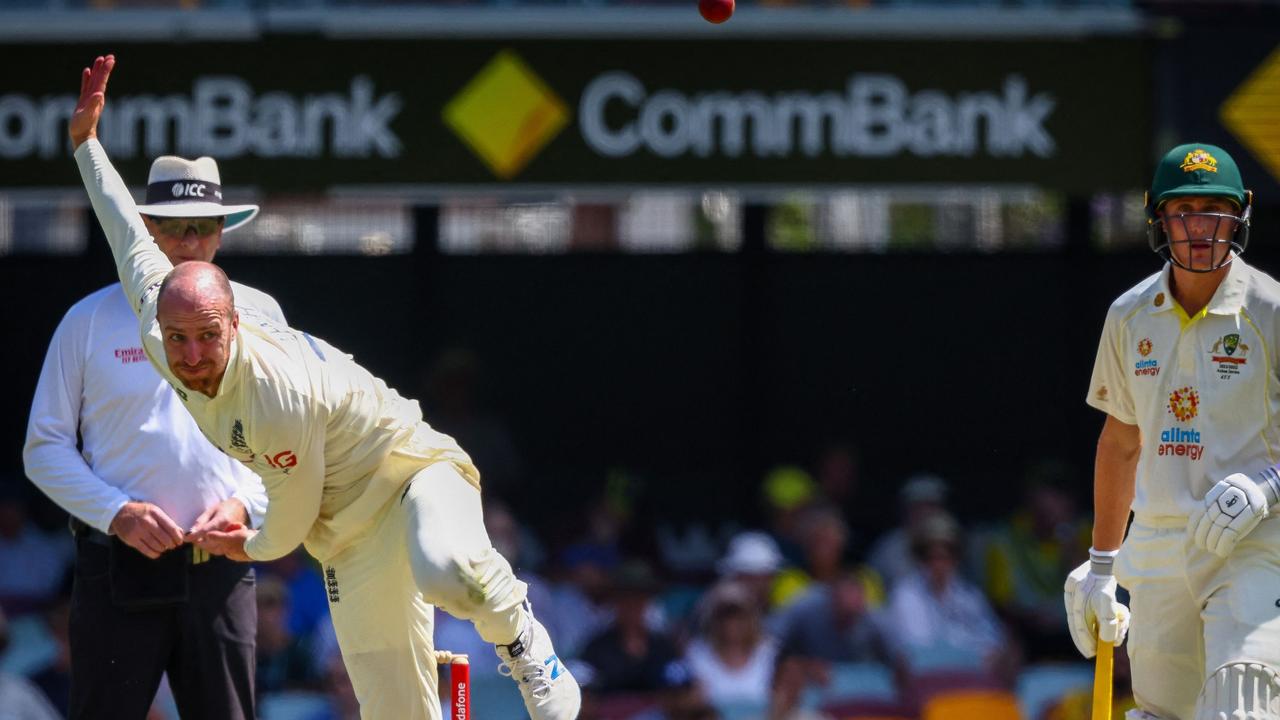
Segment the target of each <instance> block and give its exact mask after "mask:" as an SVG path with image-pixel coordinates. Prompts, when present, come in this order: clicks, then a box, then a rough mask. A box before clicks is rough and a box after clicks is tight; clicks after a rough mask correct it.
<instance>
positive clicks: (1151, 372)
mask: <svg viewBox="0 0 1280 720" xmlns="http://www.w3.org/2000/svg"><path fill="white" fill-rule="evenodd" d="M1151 350H1152V345H1151V338H1142V339H1141V340H1139V341H1138V355H1140V356H1141V357H1143V358H1145V359H1143V360H1139V361H1138V362H1136V363H1134V364H1133V374H1134V375H1136V376H1138V377H1155V376H1156V375H1159V374H1160V361H1158V360H1155V359H1153V358H1148V357H1147V356H1148V355H1150V354H1151Z"/></svg>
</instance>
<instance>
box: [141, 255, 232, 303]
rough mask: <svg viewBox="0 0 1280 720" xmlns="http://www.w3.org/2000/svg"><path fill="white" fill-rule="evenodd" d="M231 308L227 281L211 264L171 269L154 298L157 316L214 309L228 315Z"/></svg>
mask: <svg viewBox="0 0 1280 720" xmlns="http://www.w3.org/2000/svg"><path fill="white" fill-rule="evenodd" d="M234 307H235V297H234V296H233V295H232V293H231V281H230V280H228V279H227V274H226V273H224V272H222V268H220V267H218V266H217V265H214V264H212V263H207V262H199V261H196V260H192V261H190V262H184V263H182V264H181V265H178V266H177V267H175V268H174V269H173V270H171V271H170V272H169V274H168V275H167V276H165V279H164V282H163V283H161V284H160V297H159V298H158V299H157V310H158V311H159V312H160V314H168V312H170V311H172V312H180V313H181V312H191V311H196V310H213V309H215V308H216V309H218V310H221V311H222V312H224V313H225V314H226V315H230V314H231V312H232V309H233V308H234Z"/></svg>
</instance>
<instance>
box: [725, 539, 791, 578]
mask: <svg viewBox="0 0 1280 720" xmlns="http://www.w3.org/2000/svg"><path fill="white" fill-rule="evenodd" d="M781 567H782V552H781V551H780V550H778V543H777V542H776V541H774V539H773V538H771V537H769V535H768V534H766V533H762V532H759V531H757V530H748V531H746V532H741V533H738V534H737V535H735V536H733V539H732V540H730V541H729V550H728V552H726V553H725V554H724V557H722V558H720V561H719V562H718V563H716V569H717V570H719V571H720V574H721V575H735V574H738V573H742V574H747V575H767V574H769V573H775V572H777V571H778V570H779V569H780V568H781Z"/></svg>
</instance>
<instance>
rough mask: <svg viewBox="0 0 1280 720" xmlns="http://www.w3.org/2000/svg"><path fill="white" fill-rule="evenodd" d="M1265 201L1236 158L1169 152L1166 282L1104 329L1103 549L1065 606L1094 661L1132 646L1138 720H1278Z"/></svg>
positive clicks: (1096, 546) (1279, 328)
mask: <svg viewBox="0 0 1280 720" xmlns="http://www.w3.org/2000/svg"><path fill="white" fill-rule="evenodd" d="M1252 200H1253V197H1252V193H1250V192H1249V191H1248V190H1245V188H1244V183H1243V182H1242V180H1241V177H1240V171H1239V169H1238V168H1237V167H1236V163H1235V161H1233V160H1232V159H1231V156H1230V155H1228V154H1227V153H1226V151H1224V150H1223V149H1222V148H1219V147H1216V146H1213V145H1207V144H1203V143H1193V144H1190V145H1180V146H1178V147H1175V148H1173V149H1172V150H1170V151H1169V153H1168V154H1167V155H1165V156H1164V157H1163V158H1162V159H1161V160H1160V162H1159V164H1158V165H1157V166H1156V171H1155V177H1154V179H1153V180H1152V182H1151V189H1150V191H1149V192H1148V193H1147V198H1146V212H1147V227H1148V240H1149V242H1150V245H1151V248H1152V250H1154V251H1155V252H1156V253H1157V254H1158V255H1160V257H1161V258H1163V259H1164V261H1165V263H1164V268H1163V269H1162V270H1161V271H1160V272H1158V273H1156V274H1154V275H1151V276H1150V277H1148V278H1146V279H1145V280H1143V281H1142V282H1140V283H1138V284H1137V285H1135V286H1134V287H1133V288H1132V289H1130V290H1129V291H1128V292H1126V293H1124V294H1123V295H1121V296H1120V297H1119V298H1118V299H1117V300H1116V301H1115V302H1114V303H1113V304H1112V305H1111V308H1110V310H1109V311H1108V312H1107V317H1106V322H1105V324H1104V325H1103V330H1102V341H1101V343H1100V344H1099V347H1098V356H1097V361H1096V363H1095V365H1094V369H1093V378H1092V380H1091V382H1090V385H1089V395H1088V403H1089V404H1090V405H1092V406H1093V407H1095V408H1097V409H1099V410H1101V411H1103V412H1105V413H1106V414H1107V417H1106V421H1105V424H1104V425H1103V428H1102V434H1101V437H1100V438H1099V439H1098V449H1097V457H1096V461H1095V469H1094V527H1093V548H1092V549H1091V550H1090V556H1091V557H1090V560H1089V562H1086V563H1085V564H1083V565H1081V566H1080V567H1078V568H1076V569H1075V571H1073V572H1072V573H1071V575H1070V576H1069V577H1068V578H1067V582H1066V588H1065V591H1066V592H1065V595H1066V604H1067V613H1068V618H1069V623H1070V628H1071V634H1072V637H1073V639H1074V640H1075V643H1076V646H1077V647H1078V648H1079V650H1080V652H1081V653H1082V654H1084V656H1085V657H1092V656H1093V655H1094V653H1095V651H1096V640H1095V633H1096V637H1101V638H1102V639H1103V640H1106V641H1114V642H1115V643H1116V644H1119V643H1120V642H1121V641H1123V640H1124V638H1125V634H1126V630H1127V631H1128V638H1129V644H1128V652H1129V658H1130V661H1131V666H1132V681H1133V693H1134V698H1135V699H1136V701H1137V705H1138V709H1136V710H1132V711H1130V712H1129V714H1128V718H1130V720H1141V719H1146V718H1160V719H1162V720H1237V719H1239V720H1244V719H1246V718H1249V719H1256V720H1262V719H1263V718H1268V719H1271V718H1280V678H1278V677H1277V673H1278V672H1280V520H1277V519H1276V518H1275V517H1272V516H1273V515H1274V514H1275V513H1277V507H1276V506H1277V501H1280V473H1278V472H1277V470H1278V468H1277V465H1276V463H1277V462H1278V461H1280V352H1278V350H1277V346H1276V338H1277V337H1278V336H1280V284H1277V282H1276V281H1275V280H1274V279H1272V278H1271V277H1270V276H1268V275H1266V274H1265V273H1262V272H1260V271H1258V270H1256V269H1254V268H1252V267H1250V266H1248V265H1246V264H1245V263H1244V261H1243V260H1241V259H1240V256H1241V255H1242V254H1243V253H1244V251H1245V248H1246V247H1247V246H1248V242H1249V216H1250V212H1251V207H1252ZM1130 509H1132V511H1133V523H1132V526H1131V527H1130V529H1129V533H1128V536H1127V537H1125V524H1126V521H1127V520H1128V518H1129V511H1130ZM1121 540H1123V544H1121ZM1117 583H1118V584H1119V585H1121V586H1123V587H1125V588H1127V589H1128V591H1129V599H1130V607H1129V608H1126V607H1125V606H1124V605H1122V604H1120V603H1118V602H1117V601H1116V585H1117ZM1130 610H1132V619H1130Z"/></svg>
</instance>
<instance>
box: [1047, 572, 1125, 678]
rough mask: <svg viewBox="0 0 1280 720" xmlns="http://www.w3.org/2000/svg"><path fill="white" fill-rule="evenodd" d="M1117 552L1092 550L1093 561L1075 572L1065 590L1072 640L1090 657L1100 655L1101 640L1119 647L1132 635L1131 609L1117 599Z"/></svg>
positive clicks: (1078, 648)
mask: <svg viewBox="0 0 1280 720" xmlns="http://www.w3.org/2000/svg"><path fill="white" fill-rule="evenodd" d="M1117 553H1118V551H1116V550H1111V551H1106V552H1104V551H1100V550H1094V549H1093V548H1090V549H1089V560H1088V561H1087V562H1085V563H1083V564H1082V565H1080V567H1078V568H1076V569H1075V570H1072V571H1071V574H1070V575H1068V576H1067V584H1066V586H1065V587H1064V588H1063V599H1064V600H1065V602H1066V604H1067V624H1068V625H1069V626H1070V628H1071V639H1072V640H1074V641H1075V643H1076V649H1077V650H1079V651H1080V654H1081V655H1083V656H1085V657H1086V658H1091V657H1093V656H1094V655H1096V654H1097V652H1098V639H1099V638H1101V639H1103V640H1107V641H1110V642H1111V644H1112V645H1119V644H1120V643H1122V642H1124V637H1125V635H1127V634H1128V633H1129V608H1127V607H1125V606H1124V605H1123V604H1121V603H1120V602H1119V601H1117V600H1116V578H1115V575H1113V574H1112V571H1111V567H1112V565H1114V564H1115V560H1116V554H1117Z"/></svg>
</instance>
